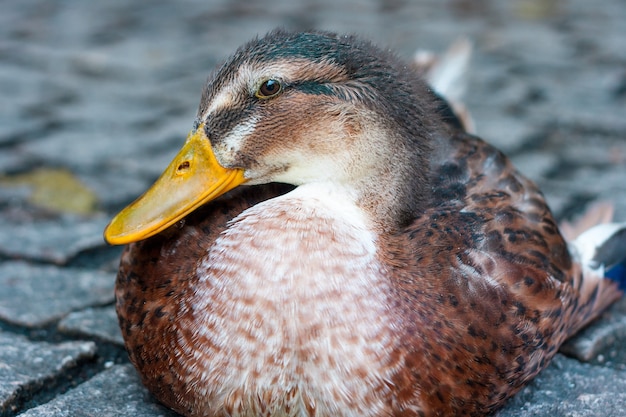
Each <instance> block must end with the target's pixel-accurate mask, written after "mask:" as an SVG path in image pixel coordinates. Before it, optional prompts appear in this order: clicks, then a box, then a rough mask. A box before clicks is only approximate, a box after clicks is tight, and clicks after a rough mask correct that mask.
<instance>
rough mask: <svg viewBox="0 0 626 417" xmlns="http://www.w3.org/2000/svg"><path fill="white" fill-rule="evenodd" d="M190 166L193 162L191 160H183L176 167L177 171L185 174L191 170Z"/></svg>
mask: <svg viewBox="0 0 626 417" xmlns="http://www.w3.org/2000/svg"><path fill="white" fill-rule="evenodd" d="M190 167H191V163H190V162H189V161H183V162H181V163H180V164H179V165H178V167H177V168H176V172H177V173H178V174H184V173H185V172H187V171H189V168H190Z"/></svg>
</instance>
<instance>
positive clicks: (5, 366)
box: [0, 332, 96, 415]
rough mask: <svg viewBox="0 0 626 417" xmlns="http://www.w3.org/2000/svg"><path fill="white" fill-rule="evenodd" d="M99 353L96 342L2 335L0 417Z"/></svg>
mask: <svg viewBox="0 0 626 417" xmlns="http://www.w3.org/2000/svg"><path fill="white" fill-rule="evenodd" d="M95 352H96V346H95V343H94V342H65V343H59V344H50V343H45V342H31V341H29V340H28V339H26V338H25V337H23V336H19V335H15V334H10V333H6V332H0V415H8V413H10V412H11V410H14V409H15V407H16V406H18V404H17V402H18V401H19V400H20V397H22V396H27V394H28V393H29V392H35V391H37V390H39V389H41V388H42V387H43V386H44V385H50V384H53V383H54V380H55V379H56V378H62V377H63V375H64V373H65V372H67V371H68V370H70V369H73V368H76V367H77V366H79V365H80V363H81V362H83V361H85V360H88V359H91V358H93V357H94V355H95Z"/></svg>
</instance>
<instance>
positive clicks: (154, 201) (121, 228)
mask: <svg viewBox="0 0 626 417" xmlns="http://www.w3.org/2000/svg"><path fill="white" fill-rule="evenodd" d="M244 182H246V179H245V178H244V175H243V170H242V169H230V168H224V167H223V166H221V165H220V164H219V163H218V162H217V159H216V158H215V155H214V153H213V150H212V149H211V144H210V142H209V140H208V139H207V137H206V135H205V134H204V128H203V126H202V125H201V126H199V127H198V129H197V130H196V131H195V132H191V133H189V135H188V136H187V141H186V142H185V145H184V146H183V148H182V149H181V150H180V152H179V153H178V155H176V157H175V158H174V160H173V161H172V162H171V163H170V164H169V166H168V167H167V169H166V170H165V171H164V172H163V174H161V176H160V177H159V179H158V180H156V182H155V183H154V184H153V185H152V187H150V189H148V191H146V192H145V193H144V194H143V195H142V196H141V197H139V198H138V199H137V200H135V201H134V202H133V203H131V204H130V205H128V206H127V207H126V208H124V209H123V210H122V211H121V212H119V213H118V214H117V215H116V216H115V217H114V218H113V220H111V222H110V223H109V225H108V226H107V227H106V229H105V230H104V239H105V240H106V241H107V242H108V243H110V244H112V245H124V244H127V243H131V242H136V241H139V240H142V239H146V238H148V237H150V236H153V235H155V234H157V233H159V232H161V231H163V230H165V229H167V228H168V227H170V226H171V225H173V224H174V223H176V222H177V221H179V220H181V219H182V218H184V217H185V216H186V215H188V214H189V213H191V212H192V211H194V210H196V209H197V208H198V207H200V206H202V205H203V204H205V203H207V202H209V201H211V200H213V199H215V198H217V197H219V196H220V195H222V194H224V193H226V192H228V191H230V190H232V189H233V188H235V187H237V186H238V185H241V184H243V183H244Z"/></svg>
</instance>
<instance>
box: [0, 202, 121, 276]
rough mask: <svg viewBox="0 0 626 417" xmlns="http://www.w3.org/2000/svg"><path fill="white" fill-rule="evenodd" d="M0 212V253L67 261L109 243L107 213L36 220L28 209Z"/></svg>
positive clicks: (60, 261)
mask: <svg viewBox="0 0 626 417" xmlns="http://www.w3.org/2000/svg"><path fill="white" fill-rule="evenodd" d="M0 214H2V216H0V230H2V233H0V255H3V256H5V257H9V258H22V259H29V260H34V261H38V262H52V263H56V264H64V263H67V262H68V261H69V260H70V259H71V258H72V257H74V256H76V255H77V254H78V253H80V252H81V251H84V250H87V249H93V248H97V247H99V246H104V245H105V243H104V239H103V238H102V232H103V230H104V227H105V226H106V225H107V223H108V221H109V218H108V217H105V216H96V217H92V218H80V217H76V216H70V215H67V216H60V217H56V216H55V217H54V218H52V219H46V218H42V219H32V217H30V216H28V215H26V213H24V211H19V212H17V211H16V212H13V213H8V212H7V211H4V212H2V213H0Z"/></svg>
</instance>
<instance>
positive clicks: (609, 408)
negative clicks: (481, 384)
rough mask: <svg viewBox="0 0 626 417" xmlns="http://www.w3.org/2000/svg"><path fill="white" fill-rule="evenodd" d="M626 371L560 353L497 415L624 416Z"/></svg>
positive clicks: (525, 416)
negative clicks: (594, 364) (590, 363)
mask: <svg viewBox="0 0 626 417" xmlns="http://www.w3.org/2000/svg"><path fill="white" fill-rule="evenodd" d="M624 410H626V371H617V370H614V369H609V368H605V367H600V366H592V365H589V364H584V363H580V362H579V361H577V360H575V359H569V358H566V357H565V356H563V355H557V356H556V357H555V358H554V360H553V362H552V364H551V365H550V366H549V367H548V368H546V369H545V370H544V371H543V372H542V373H541V374H539V376H538V377H537V378H535V379H534V380H533V381H532V382H531V383H530V384H529V385H528V386H527V387H526V388H524V389H523V390H522V391H520V392H519V393H518V394H517V395H516V396H515V397H513V398H512V399H511V400H510V401H509V403H508V404H507V406H506V407H505V408H504V409H503V410H502V411H500V412H498V413H496V415H495V417H540V416H541V417H543V416H546V417H547V416H550V417H566V416H567V417H598V416H602V417H623V416H624Z"/></svg>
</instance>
